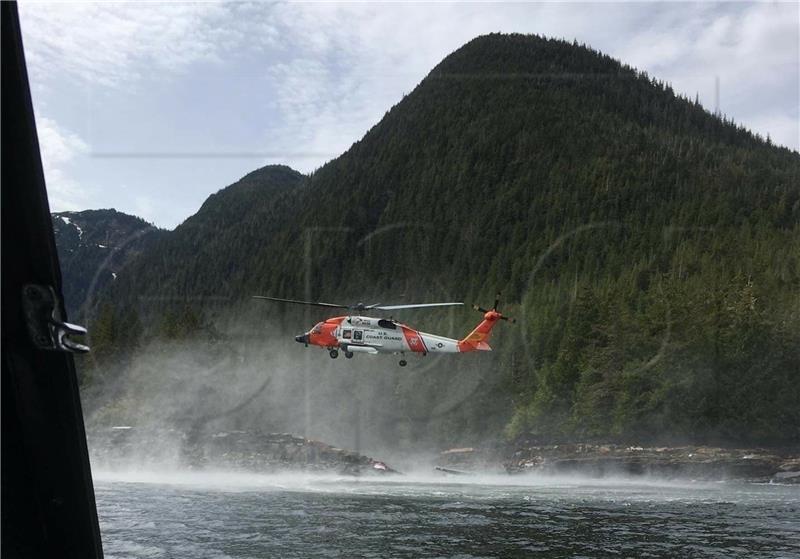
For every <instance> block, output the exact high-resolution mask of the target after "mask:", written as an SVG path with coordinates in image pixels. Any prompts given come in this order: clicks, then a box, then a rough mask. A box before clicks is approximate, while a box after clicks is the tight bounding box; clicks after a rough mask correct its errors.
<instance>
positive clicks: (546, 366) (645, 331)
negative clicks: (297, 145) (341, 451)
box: [98, 35, 800, 443]
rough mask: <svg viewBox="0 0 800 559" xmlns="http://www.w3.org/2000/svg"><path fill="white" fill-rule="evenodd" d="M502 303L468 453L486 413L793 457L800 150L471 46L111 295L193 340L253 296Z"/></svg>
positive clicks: (584, 57)
mask: <svg viewBox="0 0 800 559" xmlns="http://www.w3.org/2000/svg"><path fill="white" fill-rule="evenodd" d="M496 291H502V292H503V294H504V299H505V300H506V301H507V305H506V307H505V311H507V312H508V314H510V315H512V316H516V317H517V318H518V319H519V322H518V324H517V325H516V326H515V327H511V328H506V329H505V330H504V331H503V332H501V333H499V334H497V335H496V338H495V339H494V341H493V346H494V348H495V351H496V352H495V354H493V356H492V360H491V362H490V364H489V365H487V366H488V367H489V369H490V370H487V371H485V372H484V373H483V374H484V375H485V377H486V379H487V382H486V383H485V385H484V389H483V390H482V391H481V393H480V394H474V395H472V396H471V397H470V398H471V400H470V401H468V402H466V403H465V404H464V405H463V406H460V407H459V408H458V409H456V410H455V411H453V414H452V415H451V416H450V417H448V420H447V427H446V428H447V429H448V430H449V431H448V433H449V434H450V435H452V440H463V439H464V438H465V437H467V438H468V435H470V434H478V435H481V436H492V435H496V436H500V433H499V432H496V430H497V424H498V423H497V422H491V423H489V422H485V421H483V420H482V418H484V417H490V416H491V417H495V418H496V417H501V418H502V421H501V422H500V424H504V425H505V427H506V428H505V434H506V435H508V436H512V437H516V436H531V435H533V436H538V437H543V438H582V439H587V438H606V439H607V438H617V439H624V440H642V439H661V440H664V439H671V440H694V441H708V440H719V441H751V442H752V441H755V442H759V443H766V442H787V441H797V440H800V406H798V405H797V403H798V402H800V382H798V380H800V156H799V155H798V154H797V153H794V152H791V151H789V150H787V149H785V148H778V147H775V146H773V145H771V143H770V142H769V141H768V140H765V139H762V138H760V137H758V136H755V135H753V134H752V133H750V132H748V131H747V130H745V129H743V128H742V127H740V126H737V125H735V124H734V123H732V122H730V121H728V120H726V119H725V118H722V117H720V116H717V115H713V114H710V113H709V112H708V111H706V110H705V109H703V107H702V106H700V105H699V104H698V103H696V102H692V101H690V100H688V99H685V98H682V97H680V96H676V95H675V94H674V92H673V91H672V90H671V88H670V87H669V86H668V85H666V84H664V83H661V82H659V81H657V80H655V79H651V78H650V77H648V76H646V75H644V74H642V73H640V72H637V71H636V70H634V69H632V68H630V67H627V66H624V65H622V64H620V63H619V62H617V61H615V60H613V59H611V58H609V57H607V56H604V55H602V54H600V53H598V52H596V51H594V50H592V49H590V48H587V47H584V46H580V45H577V44H570V43H567V42H564V41H559V40H550V39H544V38H540V37H536V36H523V35H488V36H482V37H478V38H476V39H475V40H473V41H471V42H470V43H468V44H467V45H465V46H464V47H462V48H460V49H459V50H457V51H456V52H454V53H453V54H451V55H450V56H448V57H447V58H446V59H444V60H443V61H442V62H441V63H440V64H439V65H438V66H437V67H435V68H434V69H433V70H432V71H431V73H430V74H429V75H428V76H427V77H426V78H425V79H424V80H423V81H422V82H421V83H420V84H419V85H418V87H417V88H416V89H415V90H414V91H413V92H412V93H411V94H409V95H408V96H406V97H405V98H404V99H403V100H402V101H401V102H400V103H398V104H397V105H396V106H394V107H392V108H391V110H390V111H389V112H387V114H386V115H385V117H384V118H383V119H382V120H381V121H380V122H379V123H378V124H377V125H376V126H374V127H373V128H372V129H371V130H370V131H369V132H367V134H366V135H365V136H364V138H363V139H361V140H360V141H358V142H356V143H355V144H354V145H353V146H352V147H351V148H350V149H349V150H348V151H347V152H345V153H344V154H343V155H341V156H340V157H338V158H337V159H334V160H332V161H331V162H329V163H327V164H326V165H324V166H323V167H322V168H320V169H318V170H317V171H316V172H314V173H313V174H312V175H311V176H310V177H304V176H302V175H300V174H299V173H296V172H294V171H292V170H291V169H288V168H286V167H265V168H263V169H260V170H258V171H255V172H253V173H251V174H250V175H248V176H247V177H245V178H243V179H242V180H241V181H239V182H237V183H236V184H234V185H232V186H230V187H228V188H227V189H224V190H222V191H220V192H219V193H218V194H216V195H215V196H212V197H211V198H210V199H209V200H208V201H207V202H206V204H205V205H204V206H203V208H201V210H200V211H199V212H198V213H197V214H196V215H195V216H193V217H191V218H190V219H188V220H187V221H186V222H185V223H184V224H182V225H181V226H179V227H178V228H177V229H176V230H175V231H174V232H171V233H169V234H168V235H164V236H163V237H162V238H160V239H159V240H158V242H157V243H155V246H153V248H152V250H150V251H148V252H147V253H146V254H143V255H142V257H141V258H138V259H137V260H136V261H135V262H134V263H133V264H132V265H131V266H130V267H129V268H128V269H127V270H126V273H125V274H124V275H122V276H120V277H119V278H118V279H117V281H115V282H113V284H111V285H109V286H108V289H107V290H106V291H105V300H106V301H107V302H111V303H113V306H114V308H116V309H120V311H119V312H123V311H122V310H121V309H125V311H124V312H131V309H133V310H134V311H135V312H136V313H137V314H138V315H139V316H140V317H141V319H142V320H143V321H145V322H148V323H151V324H158V323H159V322H161V323H163V321H164V320H165V317H169V316H177V315H180V314H181V313H184V314H185V311H186V309H187V304H188V303H189V302H190V303H191V305H190V308H191V312H190V314H191V315H192V318H191V320H189V319H187V320H189V321H190V322H191V323H192V324H200V323H208V322H213V321H214V320H215V318H216V317H219V316H222V315H224V314H225V312H226V310H230V309H232V308H244V307H245V306H246V305H247V302H246V299H247V298H248V297H249V296H250V295H251V294H254V293H267V294H272V295H276V296H283V297H294V298H303V297H304V296H311V297H313V298H316V299H321V300H325V299H326V298H329V299H333V300H335V301H356V300H363V301H368V302H371V301H374V302H377V301H381V302H385V301H391V302H394V301H397V300H398V299H399V298H404V299H405V300H412V299H413V300H418V301H424V300H433V299H441V298H447V299H448V300H450V299H463V300H465V301H467V302H477V303H482V304H485V303H486V302H488V301H490V300H491V299H493V296H494V293H495V292H496ZM98 308H99V307H98ZM176 313H177V314H176ZM476 318H477V315H475V313H469V312H467V311H466V310H465V311H464V312H463V313H461V314H458V315H456V319H457V323H458V324H457V329H458V331H456V332H449V333H450V334H452V335H458V334H460V333H461V332H462V331H466V329H467V328H468V327H469V326H471V325H472V324H473V323H474V322H475V320H476ZM170 320H172V322H173V323H174V319H170ZM415 323H419V324H420V325H421V326H423V327H426V328H427V329H430V330H432V331H437V330H436V329H437V328H438V329H439V330H441V329H442V328H444V327H445V326H446V325H445V319H444V318H443V317H441V316H439V315H435V314H432V315H430V316H427V317H425V318H421V319H420V320H418V321H416V322H415ZM504 326H505V325H504ZM459 363H461V362H459ZM447 366H459V365H453V364H450V365H444V364H442V365H439V367H447ZM427 374H429V375H431V374H432V375H435V374H436V371H434V372H428V373H427ZM400 397H402V396H398V398H400ZM429 397H430V398H435V391H434V393H433V394H431V395H430V396H429ZM436 421H439V420H436ZM440 423H441V422H440ZM423 428H424V429H434V428H441V429H444V427H441V426H434V425H432V424H431V425H426V426H423V427H420V429H423Z"/></svg>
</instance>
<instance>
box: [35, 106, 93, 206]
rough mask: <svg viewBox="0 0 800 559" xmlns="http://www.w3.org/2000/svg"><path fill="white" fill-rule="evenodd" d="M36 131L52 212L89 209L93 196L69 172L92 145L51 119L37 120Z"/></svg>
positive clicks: (41, 118)
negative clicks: (87, 206)
mask: <svg viewBox="0 0 800 559" xmlns="http://www.w3.org/2000/svg"><path fill="white" fill-rule="evenodd" d="M36 128H37V132H38V135H39V149H40V151H41V156H42V166H43V168H44V177H45V183H46V184H47V195H48V198H49V199H50V209H51V210H52V211H68V210H82V209H85V208H86V204H87V202H88V201H89V200H90V198H91V195H90V194H91V193H90V192H89V191H87V189H86V188H85V187H84V186H82V185H80V184H78V182H77V181H75V180H74V179H73V178H71V177H70V172H69V171H70V167H71V164H72V163H73V162H74V160H75V158H77V157H79V156H82V155H86V154H87V153H88V152H89V145H88V144H87V143H86V142H84V141H83V139H81V138H80V137H79V136H78V135H77V134H75V133H74V132H71V131H69V130H65V129H63V128H61V127H59V125H58V124H57V123H56V122H55V121H54V120H52V119H50V118H47V117H43V116H40V117H37V118H36Z"/></svg>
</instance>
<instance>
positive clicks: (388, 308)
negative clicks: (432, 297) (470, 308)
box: [373, 303, 464, 311]
mask: <svg viewBox="0 0 800 559" xmlns="http://www.w3.org/2000/svg"><path fill="white" fill-rule="evenodd" d="M463 304H464V303H420V304H418V305H381V306H377V307H373V308H376V309H378V310H379V311H394V310H397V309H422V308H427V307H454V306H458V305H463Z"/></svg>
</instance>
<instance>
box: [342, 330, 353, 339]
mask: <svg viewBox="0 0 800 559" xmlns="http://www.w3.org/2000/svg"><path fill="white" fill-rule="evenodd" d="M342 337H343V338H344V339H345V340H349V339H350V338H352V337H353V331H352V330H347V329H345V330H342Z"/></svg>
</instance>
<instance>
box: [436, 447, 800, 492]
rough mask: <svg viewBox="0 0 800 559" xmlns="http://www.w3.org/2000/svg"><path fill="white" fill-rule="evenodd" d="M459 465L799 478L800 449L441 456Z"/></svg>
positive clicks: (454, 452) (442, 463)
mask: <svg viewBox="0 0 800 559" xmlns="http://www.w3.org/2000/svg"><path fill="white" fill-rule="evenodd" d="M437 466H439V467H440V468H452V469H454V470H459V471H470V470H472V471H476V470H494V471H505V472H507V473H509V474H520V473H525V472H538V473H543V474H581V475H587V476H590V477H598V478H600V477H605V476H613V475H633V476H654V477H661V478H667V479H692V480H705V481H712V480H713V481H723V480H747V481H759V482H772V483H785V484H789V483H791V484H795V483H800V452H798V451H797V449H777V450H776V449H760V448H755V449H754V448H749V449H743V448H738V449H734V448H720V447H711V446H679V447H664V446H659V447H642V446H625V445H613V444H554V445H535V446H523V447H516V448H513V449H505V450H499V451H498V450H496V449H495V450H489V449H476V448H462V449H451V450H448V451H445V452H443V453H442V454H441V455H440V457H439V460H438V462H437Z"/></svg>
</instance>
